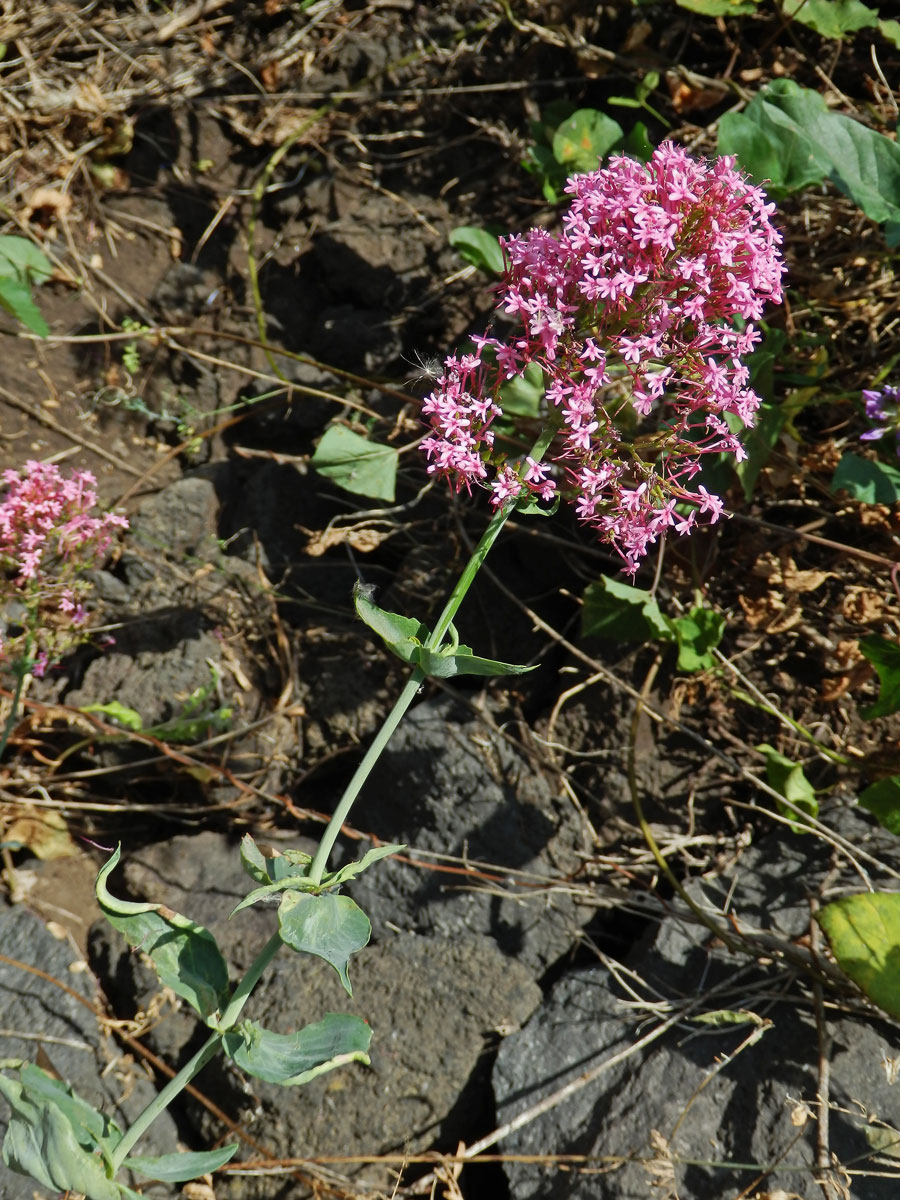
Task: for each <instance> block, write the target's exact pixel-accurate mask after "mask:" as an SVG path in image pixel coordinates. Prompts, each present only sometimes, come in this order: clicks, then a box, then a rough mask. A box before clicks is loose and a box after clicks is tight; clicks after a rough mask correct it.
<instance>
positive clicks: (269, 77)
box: [259, 62, 281, 92]
mask: <svg viewBox="0 0 900 1200" xmlns="http://www.w3.org/2000/svg"><path fill="white" fill-rule="evenodd" d="M259 77H260V79H261V80H262V85H263V87H264V88H265V89H266V91H267V92H277V91H278V84H279V83H280V82H281V65H280V63H277V62H269V63H266V65H265V66H264V67H261V68H260V72H259Z"/></svg>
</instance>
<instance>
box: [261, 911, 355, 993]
mask: <svg viewBox="0 0 900 1200" xmlns="http://www.w3.org/2000/svg"><path fill="white" fill-rule="evenodd" d="M278 931H279V933H280V934H281V938H282V941H284V942H285V943H286V944H287V945H288V946H290V947H291V948H292V949H294V950H297V951H301V952H303V953H305V954H315V955H316V956H317V957H318V958H324V959H325V961H326V962H328V963H331V965H332V966H333V967H334V969H335V970H336V971H337V973H338V975H339V976H340V980H341V983H342V984H343V985H344V988H345V989H346V991H347V994H348V995H350V996H352V995H353V989H352V988H351V987H350V979H349V977H348V975H347V963H348V962H349V960H350V955H351V954H355V953H356V951H357V950H362V948H363V946H365V945H366V944H367V942H368V940H369V938H370V937H371V936H372V926H371V925H370V924H369V918H368V917H367V916H366V914H365V913H364V912H363V910H362V909H361V908H360V907H359V905H358V904H356V903H354V901H353V900H351V899H350V897H349V896H338V895H335V893H334V892H327V893H326V894H325V895H323V896H311V895H309V894H308V893H304V892H286V893H285V896H284V899H283V900H282V901H281V904H280V905H279V908H278Z"/></svg>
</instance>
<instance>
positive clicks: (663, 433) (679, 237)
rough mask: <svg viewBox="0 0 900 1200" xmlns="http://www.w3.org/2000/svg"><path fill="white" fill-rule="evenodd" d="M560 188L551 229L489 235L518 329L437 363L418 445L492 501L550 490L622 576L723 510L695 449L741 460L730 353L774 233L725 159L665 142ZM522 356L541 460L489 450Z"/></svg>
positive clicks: (758, 303)
mask: <svg viewBox="0 0 900 1200" xmlns="http://www.w3.org/2000/svg"><path fill="white" fill-rule="evenodd" d="M566 191H567V192H568V193H570V194H571V195H572V196H573V200H572V203H571V205H570V207H569V209H568V211H567V212H566V213H565V215H564V217H563V230H562V232H561V233H560V234H552V233H550V232H548V231H547V230H545V229H532V230H530V231H529V232H528V233H527V234H525V235H524V236H516V237H509V238H506V239H504V240H503V244H504V249H505V252H506V257H507V269H506V276H505V280H504V283H503V285H502V288H501V304H502V307H503V309H504V310H505V312H506V313H507V314H508V315H509V316H511V317H512V318H514V321H515V326H514V330H513V332H512V334H511V335H510V336H509V337H507V338H506V339H499V338H494V337H485V338H479V339H476V340H475V352H474V353H472V354H469V355H464V356H461V357H455V356H454V357H451V358H448V359H447V360H446V364H445V371H444V374H443V376H442V377H441V379H440V381H439V383H438V386H437V388H436V390H435V391H434V392H433V393H432V394H431V395H430V396H428V397H427V398H426V400H425V403H424V406H423V411H424V413H425V414H427V415H428V416H429V417H430V419H431V424H432V428H433V434H432V435H431V436H429V437H427V438H426V439H425V441H424V443H423V446H424V449H425V451H426V453H427V455H428V457H429V460H430V465H429V471H430V472H432V473H434V474H437V475H446V476H448V477H449V478H450V479H451V480H453V482H454V483H455V485H456V487H457V489H458V488H459V487H461V486H465V487H470V486H471V484H472V483H476V484H484V485H486V486H489V487H490V488H491V490H492V493H493V497H492V503H493V504H494V506H495V507H498V506H500V505H502V504H504V503H506V502H507V501H509V500H512V499H513V498H514V497H518V496H520V495H521V494H522V493H523V492H525V491H527V492H530V493H533V494H535V495H538V496H540V497H541V498H543V499H550V498H552V497H553V496H554V495H555V493H556V492H557V490H559V491H561V492H562V493H563V494H565V495H566V496H567V497H568V498H569V499H571V500H573V502H574V503H575V506H576V510H577V513H578V515H579V517H580V518H581V519H582V520H583V521H585V522H586V523H588V524H589V525H591V526H593V527H594V528H596V529H597V530H598V531H599V533H600V535H601V537H602V538H603V539H604V540H606V541H607V542H609V543H610V544H611V545H613V546H614V547H615V548H616V549H617V551H618V552H619V553H620V555H621V556H622V558H623V559H624V564H625V566H624V569H625V570H626V571H627V572H628V573H630V574H633V573H634V572H635V571H636V570H637V567H638V564H639V562H640V559H641V558H642V557H643V555H644V554H646V552H647V550H648V549H649V547H650V546H651V545H652V544H653V542H655V541H656V539H657V537H658V536H659V535H660V534H661V533H663V532H665V531H666V530H667V529H674V530H675V531H676V532H678V533H686V532H688V530H690V529H691V528H692V527H693V526H694V525H695V523H696V522H697V520H698V516H700V515H703V514H705V515H706V516H707V519H708V521H710V522H713V521H716V520H717V519H718V517H719V516H720V515H721V512H722V507H723V506H722V501H721V500H720V499H719V498H718V497H716V496H713V495H711V494H710V493H709V492H708V491H707V490H706V489H705V488H704V487H703V486H702V485H699V486H697V487H693V486H692V482H691V481H692V480H693V479H694V477H695V476H696V475H697V473H698V471H699V470H700V464H699V458H700V456H701V455H702V454H708V453H711V452H720V451H729V452H731V453H734V454H735V455H736V457H737V458H738V459H739V460H740V459H741V458H743V457H745V454H744V451H743V448H742V446H741V442H740V439H739V437H738V436H737V435H736V434H735V433H734V432H733V431H732V428H731V427H730V426H729V424H728V421H727V419H726V418H727V416H729V415H730V416H733V417H735V418H737V419H738V420H737V422H736V423H735V424H736V425H738V427H739V426H740V425H743V426H745V427H746V426H750V425H752V424H753V420H754V413H755V412H756V409H757V408H758V406H759V403H760V401H759V397H758V396H757V395H756V393H755V392H753V391H752V390H751V389H750V388H749V387H748V386H747V384H748V374H749V373H748V370H747V367H746V366H745V365H744V364H743V362H742V360H741V356H742V355H743V354H745V353H747V352H748V351H750V350H751V349H752V348H753V346H754V345H755V344H756V343H757V341H758V340H759V334H758V332H757V331H756V329H755V327H754V325H753V322H754V321H756V320H758V319H759V317H760V316H761V314H762V311H763V307H764V305H765V304H766V303H767V302H769V301H774V302H777V301H779V300H780V299H781V276H782V273H783V271H784V266H783V264H782V261H781V256H780V253H779V249H778V247H779V243H780V241H781V237H780V234H779V233H778V232H777V231H776V229H775V228H774V226H773V225H772V222H771V216H772V213H773V212H774V206H773V205H770V204H767V203H766V198H765V195H764V193H763V192H762V191H761V189H759V188H757V187H753V186H751V185H750V184H749V183H748V182H747V181H746V180H745V179H744V178H743V176H742V175H740V174H739V173H738V172H737V171H736V170H735V169H734V160H733V159H731V158H720V159H718V160H716V161H715V162H712V163H707V162H703V161H698V160H696V159H692V158H691V157H690V156H689V155H688V154H687V153H685V151H683V150H682V149H680V148H679V147H677V146H675V145H673V144H671V143H664V144H663V145H662V146H660V147H659V148H658V149H657V150H656V151H655V153H654V154H653V157H652V159H651V160H650V162H649V163H648V164H647V165H643V164H641V163H638V162H635V161H634V160H632V159H629V158H614V159H612V160H611V161H610V163H609V165H608V166H607V167H605V168H604V169H602V170H598V171H593V172H591V173H589V174H587V175H579V176H575V177H574V178H573V179H571V180H570V181H569V184H568V186H567V188H566ZM532 363H535V364H537V365H538V366H539V367H540V368H541V370H542V371H543V375H544V401H543V405H544V409H543V414H542V415H543V419H544V421H545V423H546V422H550V423H552V424H554V425H555V426H556V427H557V428H558V430H559V433H558V436H557V438H556V439H555V441H554V443H553V444H552V446H551V449H550V451H549V453H548V455H547V458H548V462H542V463H536V462H533V461H531V460H528V461H527V462H526V463H524V464H513V463H510V462H509V461H506V460H505V459H504V458H503V456H502V455H501V454H499V453H498V451H497V448H496V446H495V432H496V430H495V426H496V425H497V423H498V421H500V420H501V419H502V418H503V417H504V413H503V401H502V396H501V388H502V387H503V385H504V384H505V383H507V382H508V381H510V380H511V379H513V378H514V377H515V376H522V375H523V374H524V372H525V370H526V368H527V367H528V366H529V365H530V364H532ZM685 504H687V505H688V506H689V507H688V508H687V509H685V508H684V505H685ZM678 506H681V508H682V511H681V512H680V513H679V511H678V510H677V509H678Z"/></svg>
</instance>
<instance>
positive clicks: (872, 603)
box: [841, 585, 887, 625]
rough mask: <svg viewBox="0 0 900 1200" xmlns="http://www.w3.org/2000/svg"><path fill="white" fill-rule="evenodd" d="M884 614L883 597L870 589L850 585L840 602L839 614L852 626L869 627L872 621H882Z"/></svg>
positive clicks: (885, 608)
mask: <svg viewBox="0 0 900 1200" xmlns="http://www.w3.org/2000/svg"><path fill="white" fill-rule="evenodd" d="M886 613H887V604H886V602H885V599H884V596H883V595H882V594H881V593H880V592H874V591H872V589H871V588H865V587H858V586H856V585H851V586H850V587H849V588H848V589H847V591H846V593H845V594H844V598H843V599H842V600H841V614H842V616H844V617H845V618H846V619H847V620H848V621H849V622H850V623H851V624H852V625H869V624H871V623H872V622H873V621H882V620H884V617H885V615H886Z"/></svg>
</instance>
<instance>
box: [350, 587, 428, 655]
mask: <svg viewBox="0 0 900 1200" xmlns="http://www.w3.org/2000/svg"><path fill="white" fill-rule="evenodd" d="M373 591H374V588H373V587H372V586H371V584H365V583H355V584H354V585H353V604H354V607H355V608H356V615H357V616H358V617H359V619H360V620H361V621H364V622H365V623H366V625H368V626H369V628H370V629H374V630H375V632H376V633H377V634H378V636H379V637H380V638H381V640H382V641H383V642H384V644H385V645H386V646H387V648H388V650H390V652H391V653H392V654H396V655H397V657H398V658H401V659H402V660H403V661H404V662H413V661H414V658H415V654H416V651H417V650H419V649H421V647H422V643H423V642H424V641H425V639H426V638H427V637H428V633H429V630H428V627H427V625H423V624H422V623H421V621H416V620H414V619H413V618H412V617H402V616H401V615H400V614H399V613H392V612H386V611H385V610H384V609H383V608H379V607H378V605H377V604H376V603H375V602H374V601H373V600H372V593H373Z"/></svg>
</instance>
